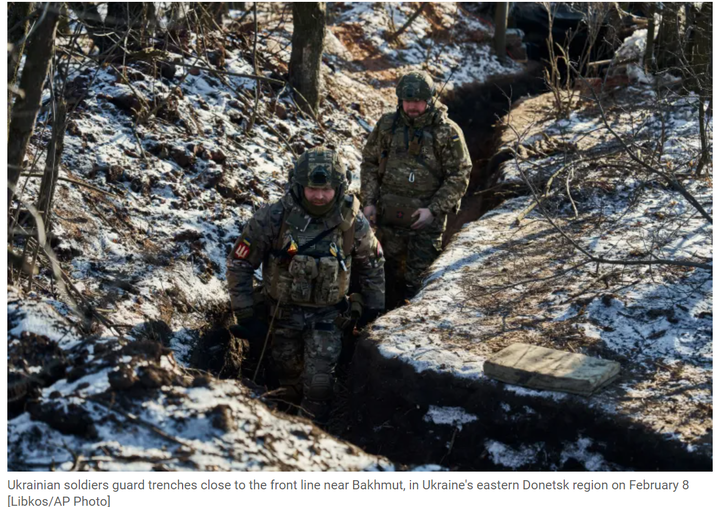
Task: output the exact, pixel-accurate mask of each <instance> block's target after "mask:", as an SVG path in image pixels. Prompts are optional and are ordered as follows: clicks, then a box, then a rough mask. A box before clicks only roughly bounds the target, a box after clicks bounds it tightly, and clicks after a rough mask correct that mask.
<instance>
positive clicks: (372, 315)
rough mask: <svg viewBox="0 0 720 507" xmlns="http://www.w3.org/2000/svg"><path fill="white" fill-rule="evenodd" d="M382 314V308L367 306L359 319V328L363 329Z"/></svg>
mask: <svg viewBox="0 0 720 507" xmlns="http://www.w3.org/2000/svg"><path fill="white" fill-rule="evenodd" d="M378 315H380V310H377V309H373V308H365V309H364V311H363V313H362V315H361V316H360V318H359V319H358V321H357V328H358V329H362V328H364V327H365V326H367V325H368V324H369V323H370V322H372V321H374V320H375V319H377V318H378Z"/></svg>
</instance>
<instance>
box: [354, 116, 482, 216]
mask: <svg viewBox="0 0 720 507" xmlns="http://www.w3.org/2000/svg"><path fill="white" fill-rule="evenodd" d="M384 158H387V161H386V162H384V163H381V162H382V161H383V159H384ZM383 165H384V166H385V169H384V172H383V170H382V166H383ZM471 169H472V162H471V160H470V154H469V152H468V149H467V145H466V144H465V137H464V136H463V133H462V130H461V129H460V127H458V125H457V124H456V123H455V122H453V121H452V120H450V119H449V118H448V117H447V107H446V106H445V105H444V104H441V103H437V104H436V105H435V106H434V107H433V108H432V109H430V110H429V111H427V112H426V113H424V114H423V115H421V116H419V117H418V118H415V119H412V118H409V117H408V116H407V115H406V114H405V112H404V111H402V109H401V108H398V110H397V111H396V112H394V113H388V114H385V115H383V116H382V117H381V118H380V120H379V121H378V123H377V125H376V126H375V129H374V130H373V131H372V133H371V134H370V136H369V138H368V140H367V143H366V144H365V148H364V149H363V161H362V165H361V176H360V178H361V193H362V202H363V205H364V206H367V205H370V204H373V205H375V204H377V203H378V202H379V201H381V199H382V198H383V196H384V195H386V194H394V195H399V196H402V197H409V198H417V199H418V200H419V202H421V203H422V205H423V206H425V207H428V208H429V209H430V211H431V212H432V213H433V214H434V215H435V216H438V215H444V214H447V213H448V212H450V211H452V210H453V209H454V208H456V206H458V205H459V202H460V199H462V196H463V195H464V194H465V191H466V190H467V186H468V182H469V180H470V170H471Z"/></svg>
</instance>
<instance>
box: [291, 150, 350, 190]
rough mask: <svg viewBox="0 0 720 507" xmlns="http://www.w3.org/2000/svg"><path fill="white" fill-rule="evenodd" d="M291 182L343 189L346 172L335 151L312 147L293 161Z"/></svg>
mask: <svg viewBox="0 0 720 507" xmlns="http://www.w3.org/2000/svg"><path fill="white" fill-rule="evenodd" d="M291 183H293V184H296V185H300V186H303V187H310V188H335V189H337V188H338V187H342V190H344V189H345V188H344V187H345V185H346V184H347V172H346V170H345V166H344V165H343V163H342V162H341V161H340V157H338V155H337V153H336V152H334V151H332V150H327V149H324V148H312V149H310V150H308V151H306V152H305V153H303V154H302V155H300V156H299V157H298V159H297V160H296V161H295V166H294V167H293V170H292V176H291Z"/></svg>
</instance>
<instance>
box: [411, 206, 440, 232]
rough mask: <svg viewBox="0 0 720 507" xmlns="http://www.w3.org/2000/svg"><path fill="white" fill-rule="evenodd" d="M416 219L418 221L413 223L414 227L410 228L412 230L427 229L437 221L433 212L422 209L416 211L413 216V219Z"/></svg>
mask: <svg viewBox="0 0 720 507" xmlns="http://www.w3.org/2000/svg"><path fill="white" fill-rule="evenodd" d="M415 217H417V220H415V221H414V222H413V223H412V225H411V226H410V228H411V229H424V228H425V227H427V226H428V225H430V224H431V223H432V221H433V220H434V219H435V217H434V216H433V214H432V211H430V210H429V209H428V208H420V209H418V210H417V211H415V213H413V214H412V217H411V218H415Z"/></svg>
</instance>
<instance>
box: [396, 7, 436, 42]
mask: <svg viewBox="0 0 720 507" xmlns="http://www.w3.org/2000/svg"><path fill="white" fill-rule="evenodd" d="M426 6H427V3H426V2H423V3H421V4H420V7H418V8H417V9H416V10H415V12H413V13H412V15H411V16H410V17H409V18H408V20H407V21H406V22H405V24H404V25H403V26H401V27H400V29H399V30H398V31H396V32H395V33H393V34H391V35H390V36H388V40H389V41H394V40H396V39H397V38H398V37H400V36H401V35H402V34H403V33H404V32H405V30H407V29H408V28H410V25H412V24H413V21H415V20H416V19H417V17H418V16H419V15H420V14H422V11H423V10H425V7H426Z"/></svg>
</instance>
